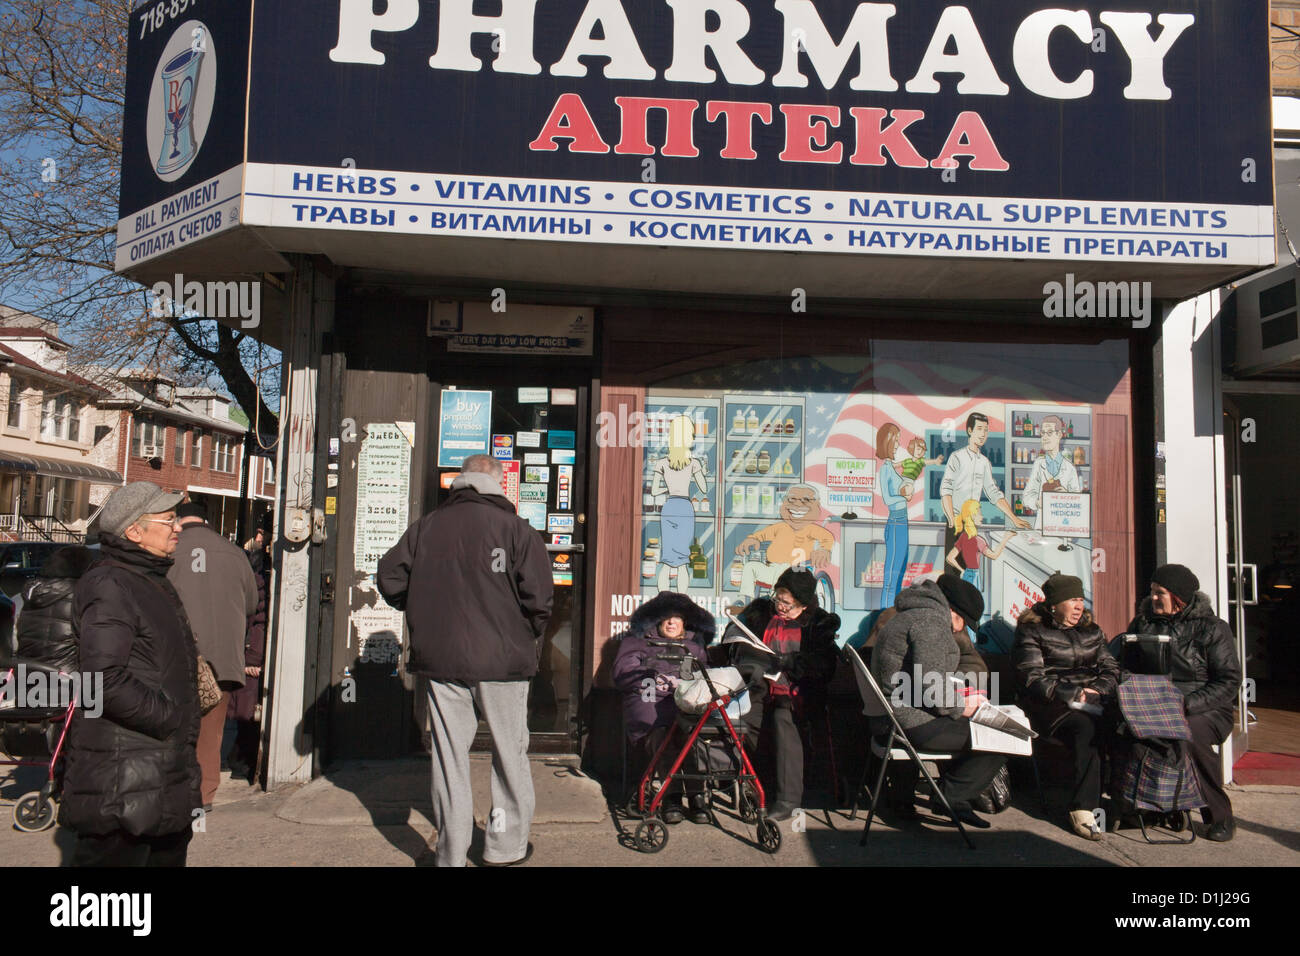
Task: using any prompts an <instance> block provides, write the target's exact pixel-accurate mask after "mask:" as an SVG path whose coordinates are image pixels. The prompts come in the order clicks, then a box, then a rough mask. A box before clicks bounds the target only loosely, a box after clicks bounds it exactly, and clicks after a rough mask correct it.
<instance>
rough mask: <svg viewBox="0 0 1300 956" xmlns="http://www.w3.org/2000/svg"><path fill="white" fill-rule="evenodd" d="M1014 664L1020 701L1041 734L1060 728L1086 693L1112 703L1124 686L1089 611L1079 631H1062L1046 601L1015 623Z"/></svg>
mask: <svg viewBox="0 0 1300 956" xmlns="http://www.w3.org/2000/svg"><path fill="white" fill-rule="evenodd" d="M1011 660H1012V663H1014V664H1015V668H1016V686H1017V689H1018V690H1019V691H1020V703H1021V705H1022V706H1023V707H1024V709H1025V711H1026V713H1028V714H1029V717H1030V720H1031V721H1032V722H1033V723H1034V724H1035V725H1036V729H1039V730H1040V731H1045V732H1050V731H1051V730H1052V729H1053V728H1055V726H1056V724H1057V723H1058V722H1059V721H1060V720H1061V719H1062V718H1064V717H1065V716H1066V715H1067V714H1069V713H1070V706H1069V705H1070V701H1072V700H1074V699H1075V698H1076V697H1077V696H1078V695H1079V692H1080V691H1081V690H1084V689H1085V688H1087V689H1091V690H1095V691H1097V692H1098V693H1100V694H1101V698H1102V701H1103V703H1112V704H1113V703H1114V701H1115V694H1116V691H1117V690H1118V688H1119V685H1120V667H1119V663H1118V662H1117V661H1116V660H1115V658H1114V657H1112V656H1111V653H1110V650H1109V649H1108V648H1107V646H1106V635H1105V634H1104V633H1103V632H1102V629H1101V628H1100V627H1098V626H1097V624H1096V623H1095V622H1094V621H1093V619H1092V613H1091V612H1089V611H1084V612H1083V617H1082V618H1081V619H1080V620H1079V623H1078V624H1076V625H1075V626H1074V627H1060V626H1058V625H1057V623H1056V622H1055V621H1054V620H1053V619H1052V610H1051V608H1049V607H1048V606H1047V605H1046V604H1045V603H1043V602H1041V601H1040V602H1039V603H1038V604H1035V605H1034V606H1033V607H1031V608H1028V609H1026V610H1025V611H1024V612H1023V613H1022V614H1021V615H1020V619H1019V620H1018V621H1017V622H1016V643H1015V646H1014V647H1013V648H1012V650H1011Z"/></svg>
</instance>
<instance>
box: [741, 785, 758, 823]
mask: <svg viewBox="0 0 1300 956" xmlns="http://www.w3.org/2000/svg"><path fill="white" fill-rule="evenodd" d="M739 809H740V819H741V820H742V821H743V822H745V823H748V824H751V825H752V824H755V823H757V822H758V791H757V790H755V789H754V785H753V784H752V783H746V784H742V785H741V788H740V808H739Z"/></svg>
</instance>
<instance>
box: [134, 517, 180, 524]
mask: <svg viewBox="0 0 1300 956" xmlns="http://www.w3.org/2000/svg"><path fill="white" fill-rule="evenodd" d="M140 523H141V524H167V525H177V524H179V523H180V519H179V518H177V517H176V516H175V515H172V516H171V517H170V518H141V519H140Z"/></svg>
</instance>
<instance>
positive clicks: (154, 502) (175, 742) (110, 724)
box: [59, 482, 200, 866]
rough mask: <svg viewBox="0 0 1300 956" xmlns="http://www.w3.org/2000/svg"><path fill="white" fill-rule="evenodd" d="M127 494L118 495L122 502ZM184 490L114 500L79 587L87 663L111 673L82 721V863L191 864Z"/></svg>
mask: <svg viewBox="0 0 1300 956" xmlns="http://www.w3.org/2000/svg"><path fill="white" fill-rule="evenodd" d="M119 496H121V497H120V498H119ZM179 499H180V495H179V494H168V493H166V492H163V491H162V490H161V489H159V488H158V487H157V486H156V485H154V484H152V483H151V482H133V483H131V484H128V485H125V486H123V487H121V488H119V489H117V491H115V492H113V494H112V496H110V497H109V500H108V501H107V502H106V503H105V504H104V507H103V509H102V510H101V512H100V518H99V522H100V528H101V531H102V534H101V538H100V542H101V543H100V554H101V557H100V560H99V561H98V562H97V563H96V564H95V565H94V566H93V567H92V568H91V569H90V570H89V571H87V572H86V573H85V574H84V575H82V577H81V580H80V581H78V582H77V587H76V592H75V598H74V605H73V607H74V614H75V617H76V621H77V628H78V632H79V634H80V667H81V670H82V671H83V672H88V673H91V674H96V675H100V674H102V675H103V693H102V695H101V697H102V708H103V713H102V714H101V715H100V716H99V717H96V718H94V719H91V718H87V717H83V716H82V715H80V714H78V715H76V716H74V718H73V720H72V725H71V728H70V730H69V734H68V750H67V770H66V774H65V777H64V785H63V802H62V804H61V806H60V809H59V822H60V823H61V824H63V825H64V826H67V827H70V828H72V829H73V830H75V831H76V832H77V838H78V839H77V847H76V850H75V852H74V858H73V862H74V864H75V865H90V866H102V865H115V866H123V865H126V866H131V865H136V866H140V865H146V866H183V865H184V864H185V856H186V850H187V847H188V844H189V840H190V837H191V835H192V831H191V825H192V823H193V821H194V818H195V815H194V811H195V810H196V809H198V807H199V806H200V794H199V781H200V774H199V763H198V758H197V757H196V755H195V750H194V748H195V744H196V743H197V742H198V736H199V694H198V684H197V680H196V677H195V675H196V673H197V665H198V660H197V651H196V650H195V646H194V637H193V634H192V633H191V631H190V625H189V621H188V620H187V618H186V616H185V611H184V609H183V608H182V607H181V602H180V598H179V597H178V596H177V594H176V591H175V589H174V588H172V586H171V583H170V582H169V581H168V580H167V569H168V568H170V567H171V564H172V559H171V554H172V552H173V551H174V550H175V548H176V540H177V536H178V532H179V526H178V525H176V523H175V521H176V514H175V507H176V504H177V502H178V501H179Z"/></svg>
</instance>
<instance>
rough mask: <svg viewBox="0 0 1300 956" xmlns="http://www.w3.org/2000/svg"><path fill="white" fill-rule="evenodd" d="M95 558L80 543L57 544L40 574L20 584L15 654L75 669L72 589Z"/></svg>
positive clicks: (60, 668)
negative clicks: (20, 609) (60, 546)
mask: <svg viewBox="0 0 1300 956" xmlns="http://www.w3.org/2000/svg"><path fill="white" fill-rule="evenodd" d="M95 558H96V554H95V552H94V551H92V550H91V549H90V548H83V547H82V546H81V545H79V544H70V545H68V546H67V547H66V548H59V549H58V550H57V551H55V552H54V553H53V554H51V555H50V556H49V558H47V559H46V561H45V563H44V564H43V565H41V571H40V574H39V575H38V576H37V577H36V578H35V579H33V580H32V582H31V583H30V584H28V585H27V586H26V587H25V588H23V610H22V613H21V614H20V615H19V616H18V657H20V658H22V659H24V660H29V661H39V662H40V663H42V664H48V665H49V666H50V667H57V668H58V669H59V670H61V671H63V672H64V673H65V674H66V673H70V672H72V671H75V670H76V669H77V634H76V631H75V629H74V626H73V622H72V592H73V589H74V588H75V587H76V585H77V580H78V579H79V578H80V577H81V576H82V575H83V574H85V573H86V571H87V569H89V568H90V566H91V564H93V563H94V561H95Z"/></svg>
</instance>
